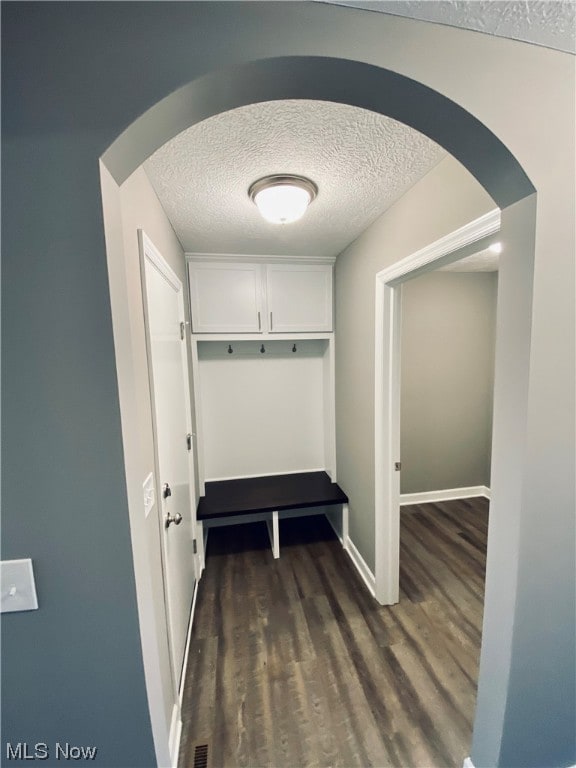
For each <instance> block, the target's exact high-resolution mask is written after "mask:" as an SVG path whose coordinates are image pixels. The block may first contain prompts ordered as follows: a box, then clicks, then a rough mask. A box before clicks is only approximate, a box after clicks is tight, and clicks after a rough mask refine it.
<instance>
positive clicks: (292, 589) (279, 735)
mask: <svg viewBox="0 0 576 768" xmlns="http://www.w3.org/2000/svg"><path fill="white" fill-rule="evenodd" d="M487 522H488V502H487V501H486V500H485V499H470V500H464V501H450V502H444V503H442V504H425V505H412V506H410V507H403V509H402V514H401V574H400V584H401V599H400V602H399V604H397V605H395V606H391V607H381V606H379V605H378V604H377V603H376V601H375V600H374V599H373V598H372V597H371V596H370V594H369V593H368V592H367V590H366V587H365V586H364V584H363V583H362V581H361V580H360V578H359V576H358V575H357V573H356V571H355V569H354V567H353V566H352V564H351V562H350V560H349V558H348V555H347V554H346V553H345V552H344V551H343V550H342V547H341V545H340V543H339V542H338V541H337V539H336V538H335V536H334V533H333V531H332V529H331V528H330V526H329V524H328V522H327V521H326V520H325V518H324V517H322V516H318V517H307V518H300V519H296V520H286V521H284V522H282V523H281V525H282V531H281V535H282V544H283V546H282V554H281V558H280V560H276V561H275V560H273V558H272V553H271V552H270V547H269V543H268V536H267V532H266V528H265V526H264V524H263V523H254V524H247V525H242V526H234V527H231V528H220V529H214V530H212V531H211V532H210V540H209V543H208V556H207V563H206V571H205V573H204V575H203V577H202V580H201V582H200V586H199V593H198V601H197V606H196V616H195V620H194V628H193V634H192V640H191V647H190V654H189V662H188V669H187V672H186V679H185V688H184V698H183V730H182V739H181V748H180V759H179V768H192V766H193V764H194V750H195V747H196V746H197V745H203V744H207V745H208V763H207V766H208V768H235V767H236V766H238V767H240V766H243V767H246V768H259V767H262V768H263V767H264V766H266V767H268V766H270V767H274V768H303V767H304V766H317V767H318V768H325V767H328V766H331V767H334V768H336V766H341V767H342V768H353V767H354V766H358V768H365V767H367V766H380V767H382V768H384V766H386V767H388V766H390V767H392V766H394V767H395V768H452V766H454V767H455V768H461V766H462V763H463V760H464V758H465V757H466V756H467V755H468V754H469V748H470V738H471V733H472V721H473V716H474V706H475V695H476V679H477V670H478V660H479V650H480V639H481V628H482V606H483V588H484V570H485V549H486V535H487Z"/></svg>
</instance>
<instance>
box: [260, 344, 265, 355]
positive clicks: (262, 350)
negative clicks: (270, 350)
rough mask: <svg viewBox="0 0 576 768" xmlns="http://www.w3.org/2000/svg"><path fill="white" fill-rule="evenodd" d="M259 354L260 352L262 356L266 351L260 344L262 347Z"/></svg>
mask: <svg viewBox="0 0 576 768" xmlns="http://www.w3.org/2000/svg"><path fill="white" fill-rule="evenodd" d="M260 352H262V354H264V352H266V350H265V349H264V344H262V346H261V347H260Z"/></svg>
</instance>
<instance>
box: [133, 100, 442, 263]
mask: <svg viewBox="0 0 576 768" xmlns="http://www.w3.org/2000/svg"><path fill="white" fill-rule="evenodd" d="M444 156H445V152H444V151H443V150H442V149H441V148H440V147H439V146H438V145H437V144H435V143H434V142H432V141H430V140H429V139H427V138H426V137H425V136H423V135H422V134H420V133H418V132H417V131H414V130H412V129H410V128H408V127H407V126H405V125H403V124H402V123H399V122H397V121H395V120H392V119H390V118H387V117H383V116H381V115H378V114H376V113H374V112H369V111H367V110H363V109H358V108H356V107H351V106H348V105H341V104H334V103H328V102H319V101H276V102H266V103H261V104H252V105H250V106H247V107H242V108H240V109H235V110H231V111H229V112H224V113H222V114H219V115H216V116H214V117H212V118H210V119H208V120H205V121H203V122H201V123H198V124H196V125H194V126H192V127H191V128H189V129H188V130H186V131H183V132H182V133H180V134H179V135H178V136H176V137H175V138H174V139H172V140H171V141H170V142H168V143H167V144H165V145H164V146H163V147H161V148H160V149H159V150H158V151H157V152H155V153H154V154H153V155H152V156H151V157H150V158H149V160H148V161H147V162H146V163H145V166H144V167H145V170H146V172H147V174H148V177H149V179H150V181H151V183H152V185H153V187H154V189H155V190H156V194H157V195H158V197H159V199H160V202H161V203H162V206H163V207H164V210H165V211H166V213H167V215H168V218H169V219H170V221H171V222H172V225H173V227H174V229H175V231H176V234H177V235H178V237H179V239H180V242H181V243H182V246H183V248H184V250H185V251H187V252H189V253H213V254H216V253H226V254H237V253H244V254H251V255H290V256H307V257H318V256H336V255H337V254H338V253H340V252H341V251H342V250H343V249H344V248H345V247H346V246H347V245H348V244H349V243H350V242H352V241H353V240H354V239H355V238H356V237H358V235H360V233H361V232H362V231H363V230H364V229H365V228H366V227H367V226H368V225H369V224H370V223H371V222H372V221H373V220H374V219H375V218H376V217H377V216H379V215H380V214H381V213H382V212H383V211H384V210H385V209H386V208H388V207H389V206H390V205H391V204H392V203H393V202H394V201H395V200H397V199H398V198H399V197H400V196H401V195H402V194H403V193H404V192H405V191H406V190H408V189H409V188H410V187H411V186H412V185H413V184H415V183H416V182H417V181H418V180H419V179H420V178H421V177H422V176H423V175H424V174H426V173H427V172H428V171H429V170H430V169H431V168H432V167H433V166H434V165H436V164H437V163H438V162H439V161H440V160H441V159H442V158H443V157H444ZM273 173H294V174H299V175H302V176H308V177H309V178H311V179H312V180H313V181H314V182H315V183H316V184H317V185H318V196H317V197H316V199H315V200H314V202H313V203H312V204H311V206H310V208H309V209H308V211H307V213H306V215H305V216H304V218H303V219H301V220H300V221H299V222H295V223H293V224H287V225H284V226H278V225H273V224H268V223H266V222H265V221H264V220H263V219H262V218H261V217H260V214H259V213H258V210H257V209H256V206H255V205H254V204H253V203H252V202H251V201H250V199H249V197H248V187H249V186H250V184H251V183H252V182H253V181H255V180H256V179H258V178H260V177H262V176H266V175H268V174H273Z"/></svg>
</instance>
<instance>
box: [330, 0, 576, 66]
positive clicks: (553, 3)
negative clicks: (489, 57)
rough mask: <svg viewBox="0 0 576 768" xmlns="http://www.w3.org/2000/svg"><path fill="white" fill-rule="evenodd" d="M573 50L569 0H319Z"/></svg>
mask: <svg viewBox="0 0 576 768" xmlns="http://www.w3.org/2000/svg"><path fill="white" fill-rule="evenodd" d="M322 1H323V2H328V3H332V4H334V5H346V6H350V7H353V8H361V9H364V10H370V11H380V12H381V13H391V14H394V15H396V16H406V17H409V18H413V19H420V20H422V21H433V22H437V23H439V24H446V25H448V26H451V27H462V28H463V29H470V30H474V31H476V32H484V33H486V34H490V35H496V36H498V37H509V38H512V39H513V40H521V41H523V42H527V43H534V44H536V45H542V46H545V47H547V48H556V49H557V50H560V51H566V52H568V53H574V52H576V4H575V3H574V1H573V0H513V2H507V1H505V0H435V1H434V2H431V0H377V1H376V2H369V0H368V1H366V2H365V1H364V0H358V2H356V0H322Z"/></svg>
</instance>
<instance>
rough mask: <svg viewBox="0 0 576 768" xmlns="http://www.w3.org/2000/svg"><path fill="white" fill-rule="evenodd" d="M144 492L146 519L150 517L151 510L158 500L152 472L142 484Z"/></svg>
mask: <svg viewBox="0 0 576 768" xmlns="http://www.w3.org/2000/svg"><path fill="white" fill-rule="evenodd" d="M142 490H143V492H144V517H148V515H149V514H150V510H151V509H152V507H153V506H154V502H155V500H156V492H155V488H154V477H153V475H152V472H150V474H149V475H148V477H147V478H146V480H144V482H143V483H142Z"/></svg>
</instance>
